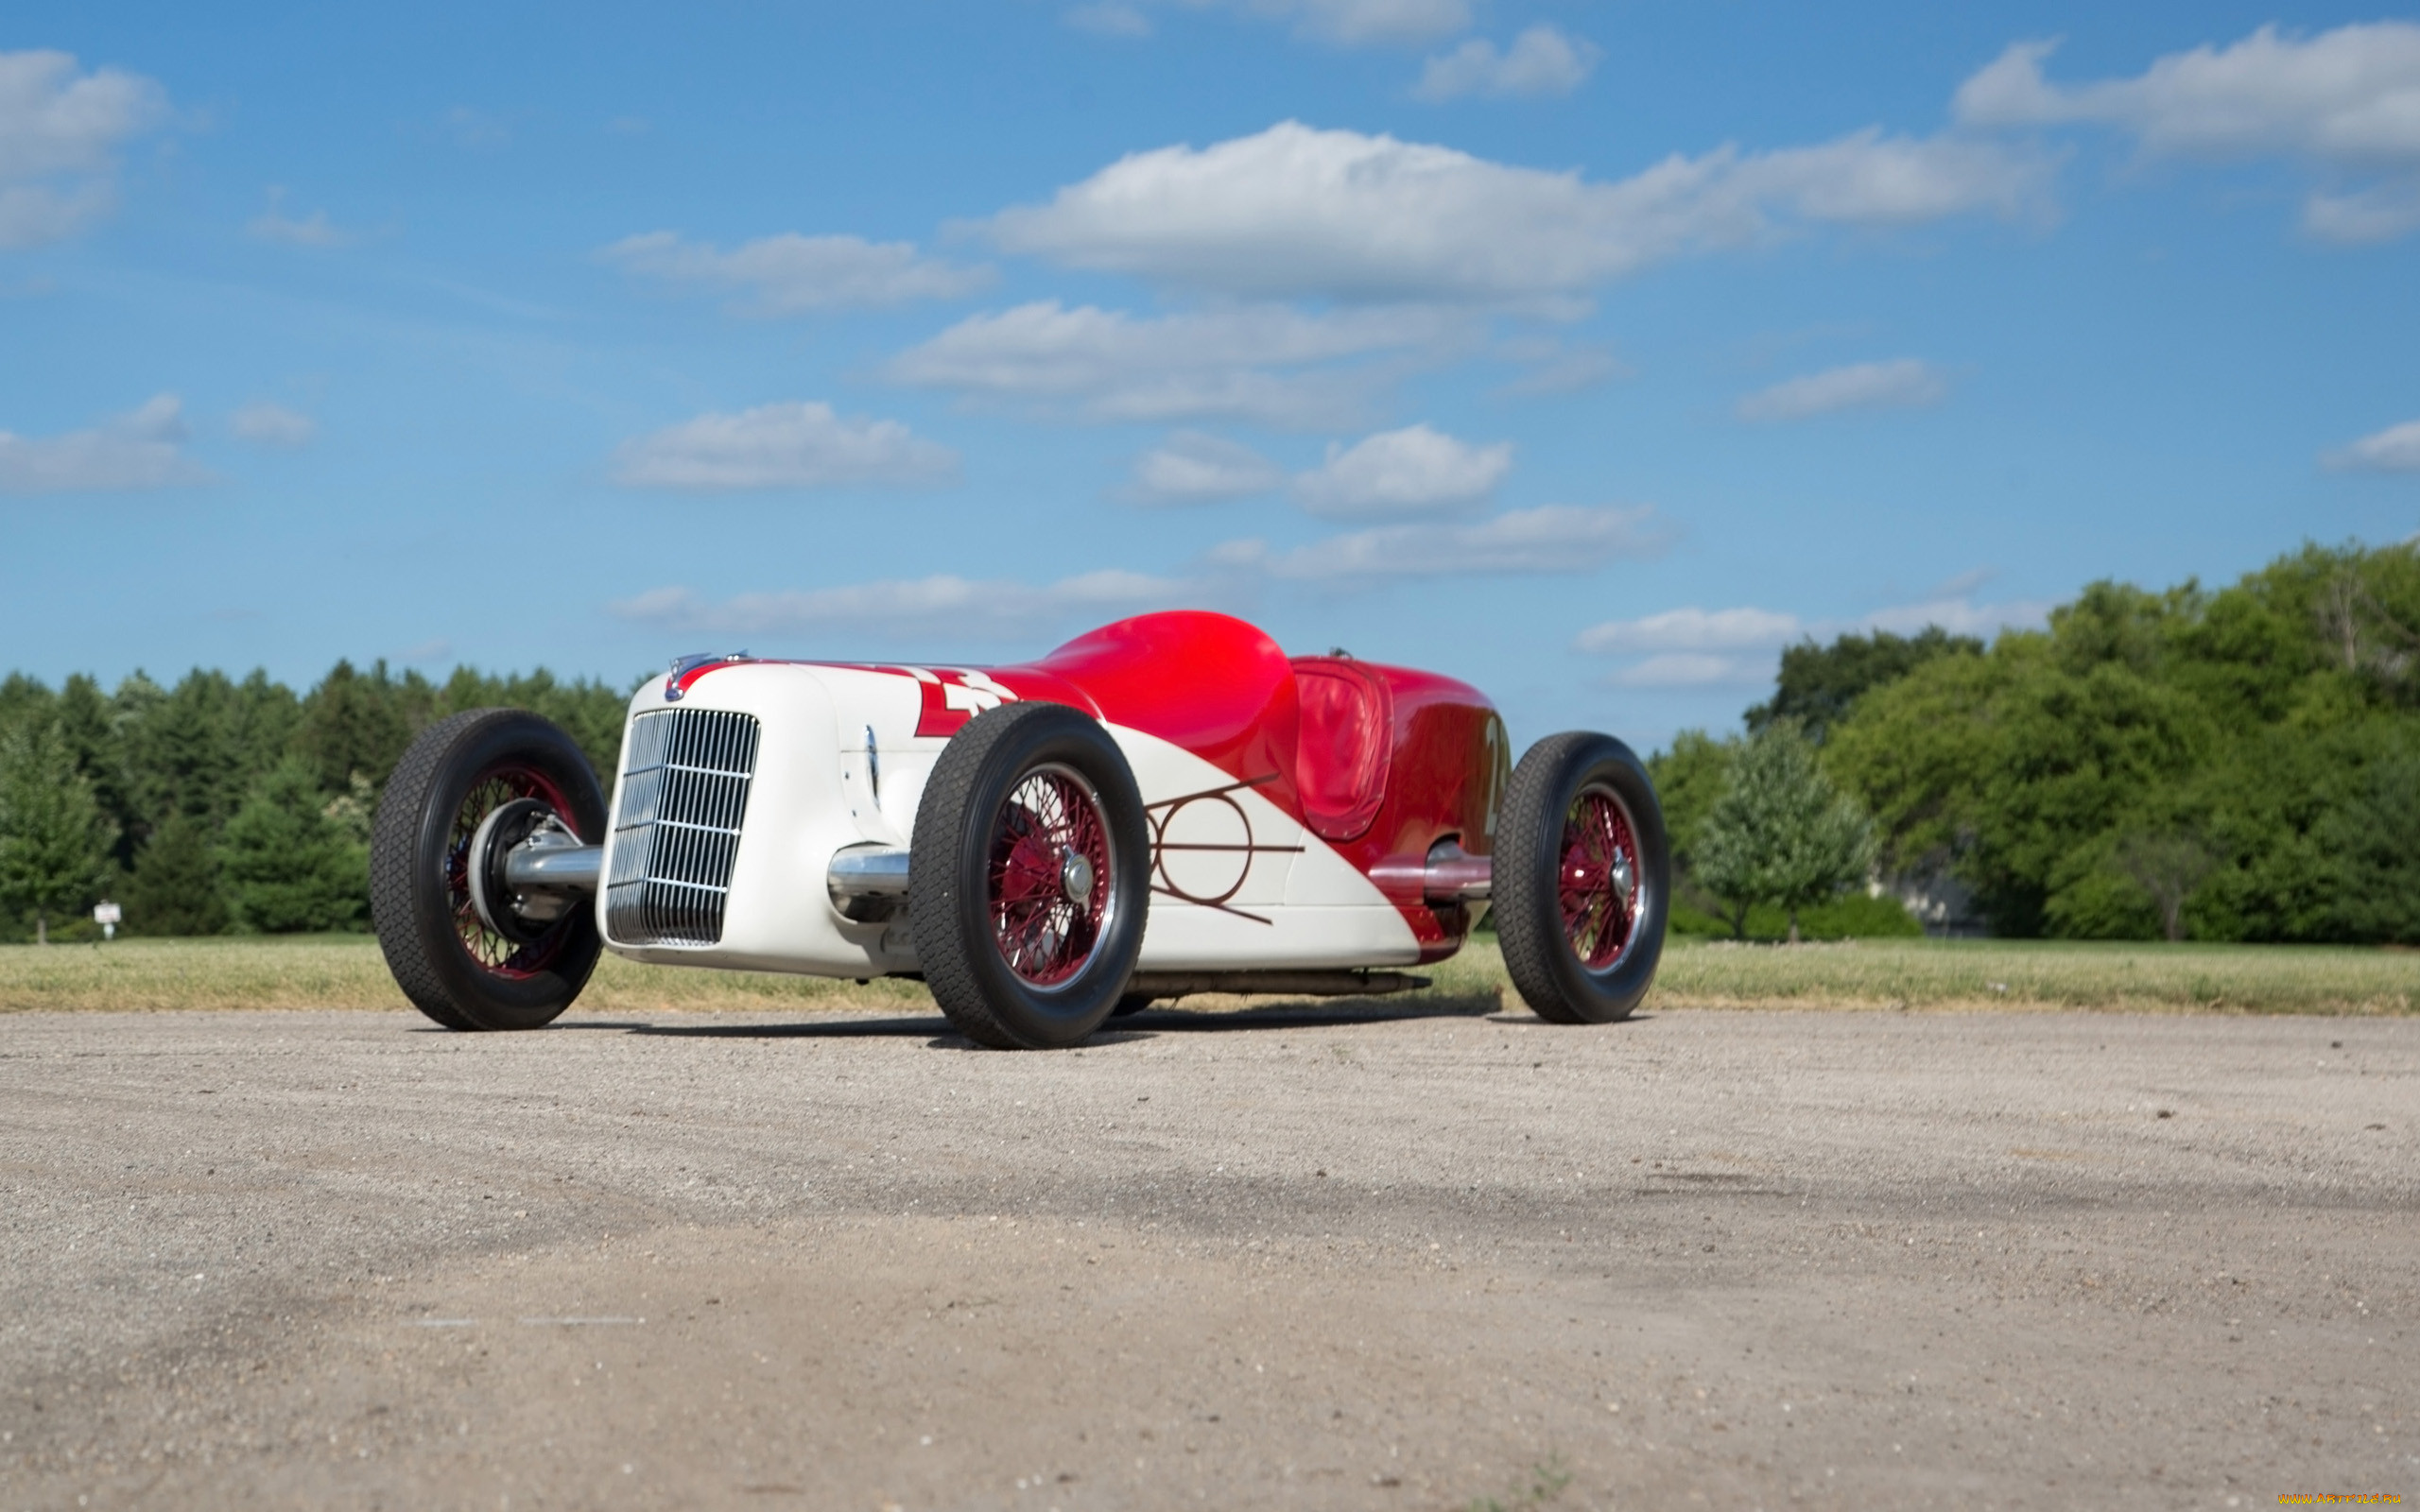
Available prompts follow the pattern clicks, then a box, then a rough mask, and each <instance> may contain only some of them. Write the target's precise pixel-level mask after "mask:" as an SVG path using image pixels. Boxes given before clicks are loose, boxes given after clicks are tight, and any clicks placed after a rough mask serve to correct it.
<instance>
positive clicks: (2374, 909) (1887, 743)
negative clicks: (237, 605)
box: [0, 542, 2420, 944]
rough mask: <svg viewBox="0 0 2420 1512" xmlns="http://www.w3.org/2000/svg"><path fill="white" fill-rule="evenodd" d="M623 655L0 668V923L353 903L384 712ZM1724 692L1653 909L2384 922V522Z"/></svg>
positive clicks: (2416, 928)
mask: <svg viewBox="0 0 2420 1512" xmlns="http://www.w3.org/2000/svg"><path fill="white" fill-rule="evenodd" d="M634 686H635V683H632V684H627V685H621V686H616V685H614V684H610V683H605V682H600V681H595V680H587V679H583V680H579V681H570V682H566V681H562V680H559V679H555V678H554V677H552V676H550V675H549V674H547V673H546V672H544V671H543V670H542V671H539V672H536V673H532V674H529V675H527V676H517V675H516V676H510V677H493V676H488V675H484V674H481V673H479V672H476V671H475V670H472V669H470V668H460V669H458V670H456V672H455V673H454V674H453V675H452V676H451V677H450V678H448V679H445V680H444V681H442V682H433V681H430V680H429V679H425V678H423V677H422V676H420V675H419V674H418V673H411V672H407V673H405V674H404V675H402V676H401V677H396V676H393V675H391V674H390V673H389V671H388V669H387V668H386V666H385V665H384V664H383V663H381V664H378V665H375V666H373V667H372V668H371V669H370V670H369V671H367V672H363V671H360V670H357V669H356V668H354V666H353V665H351V664H350V663H348V662H338V663H337V665H336V667H335V668H334V669H333V670H332V671H330V672H329V674H328V675H327V676H326V677H325V678H323V679H320V682H319V683H318V684H317V685H316V686H314V687H312V688H311V689H310V690H309V691H308V692H307V693H303V694H300V695H298V694H296V693H295V692H294V691H293V690H291V689H289V688H287V687H285V686H284V685H282V684H280V683H277V682H274V681H272V680H271V679H269V678H268V676H267V675H266V674H265V673H261V672H254V673H253V674H252V675H251V676H250V677H248V678H246V679H243V680H241V681H236V680H234V679H230V678H228V677H226V676H225V675H223V674H221V673H217V672H208V671H201V670H199V669H197V670H195V671H193V672H190V673H188V674H187V675H186V676H185V677H184V678H183V679H182V680H180V681H179V682H177V683H176V685H175V686H173V687H163V686H161V685H160V684H158V683H156V682H154V681H152V680H151V679H149V678H147V677H145V676H144V675H142V674H141V673H137V674H135V675H134V676H132V677H130V678H128V679H125V680H124V681H123V682H121V683H119V684H118V686H117V687H116V688H115V689H114V690H112V691H104V690H103V689H102V688H101V686H100V685H99V684H98V683H97V682H95V680H94V679H91V678H87V677H73V678H69V679H67V680H66V682H65V683H64V684H62V685H61V687H59V688H58V689H56V690H53V689H51V688H48V687H46V686H44V685H43V683H41V682H39V681H37V680H35V679H30V678H26V677H24V676H21V675H19V676H11V677H9V679H6V681H0V938H20V939H21V938H29V937H37V936H44V935H51V934H57V933H64V934H65V935H67V936H70V937H81V936H83V935H85V934H89V933H90V932H91V929H92V925H91V920H90V918H89V913H88V910H89V909H90V907H91V905H92V903H93V902H95V900H96V899H100V898H103V897H109V898H112V899H114V900H115V901H117V902H120V903H121V905H122V906H123V908H124V910H125V919H126V927H127V928H128V929H129V930H130V931H133V932H135V933H140V934H158V935H206V934H218V933H222V932H227V931H231V930H232V931H238V932H262V933H280V932H289V931H302V930H343V929H358V928H361V927H363V926H364V925H365V924H366V922H367V919H368V899H367V885H366V856H367V851H368V844H369V833H370V819H371V815H372V811H373V810H374V808H375V806H376V803H377V798H378V792H379V789H380V787H381V786H382V784H383V783H384V782H386V780H387V776H388V774H389V771H391V770H392V769H393V767H394V765H395V763H396V761H397V760H398V759H399V758H400V757H401V756H402V754H403V751H404V748H405V747H406V746H407V745H408V744H409V743H410V741H411V739H412V737H413V736H414V735H415V734H417V733H418V732H419V731H420V730H422V729H423V728H425V727H426V726H427V725H429V724H430V723H432V722H433V721H435V720H438V719H441V718H443V717H444V716H445V715H446V714H448V713H454V712H456V711H458V710H462V709H472V708H487V707H497V706H509V707H516V708H525V709H530V710H534V711H535V712H537V713H542V714H544V715H545V716H546V717H548V718H550V719H553V720H555V721H556V722H557V723H559V724H561V725H562V726H563V727H564V728H565V729H566V730H569V731H570V732H571V734H572V735H573V737H574V738H575V739H577V740H578V741H579V744H580V746H581V747H582V748H583V749H585V750H586V751H587V752H588V755H589V759H590V761H591V762H593V763H595V764H596V768H597V770H598V771H599V772H601V773H610V772H612V771H613V770H614V767H615V765H616V758H617V756H618V754H619V751H618V747H619V742H620V739H621V728H622V717H623V711H624V708H625V706H626V704H627V701H628V694H629V691H630V689H631V688H632V687H634ZM1743 724H1744V727H1745V728H1744V730H1743V731H1742V732H1740V733H1736V734H1728V735H1721V736H1717V735H1713V734H1709V733H1707V732H1705V731H1703V730H1689V731H1685V732H1683V733H1682V734H1681V735H1680V736H1679V737H1678V738H1676V739H1675V740H1674V742H1673V743H1672V746H1671V747H1670V748H1669V749H1668V750H1665V751H1660V752H1658V753H1657V754H1656V755H1655V756H1654V757H1653V758H1651V761H1650V763H1649V765H1650V767H1651V770H1652V772H1653V775H1654V778H1655V782H1656V787H1657V790H1658V792H1659V794H1660V795H1661V796H1662V799H1663V802H1664V808H1665V815H1666V818H1667V822H1668V827H1669V829H1670V831H1671V834H1672V840H1673V847H1674V852H1675V861H1676V878H1677V893H1678V897H1677V899H1676V903H1677V906H1676V908H1675V910H1674V917H1675V919H1676V921H1677V922H1678V924H1679V925H1680V926H1681V927H1683V928H1685V929H1691V928H1693V929H1696V930H1699V931H1700V932H1704V933H1731V934H1738V935H1771V936H1780V935H1782V934H1784V933H1788V934H1789V935H1791V936H1795V935H1797V934H1798V933H1799V932H1800V929H1801V926H1802V925H1804V926H1805V927H1806V932H1808V933H1811V934H1817V935H1827V934H1828V935H1839V934H1873V933H1914V932H1915V931H1916V929H1917V924H1916V921H1915V919H1914V918H1913V917H1911V916H1910V913H1909V912H1908V910H1907V909H1906V908H1905V907H1903V906H1902V903H1901V902H1900V901H1899V900H1901V899H1913V900H1916V901H1918V902H1920V903H1924V904H1926V905H1927V906H1928V907H1931V908H1932V909H1933V910H1934V911H1935V912H1936V913H1937V914H1940V915H1944V916H1945V917H1948V916H1957V915H1959V914H1960V912H1961V911H1962V914H1963V917H1964V919H1966V921H1967V922H1969V923H1970V924H1971V925H1973V926H1974V927H1976V928H1979V929H1983V928H1987V929H1989V930H1990V931H1991V932H1992V933H1995V934H2000V935H2010V936H2065V937H2071V938H2158V937H2167V938H2170V939H2176V938H2197V939H2217V940H2286V941H2312V942H2320V941H2335V942H2398V943H2405V944H2420V547H2415V545H2414V544H2413V543H2411V542H2407V543H2404V544H2401V545H2395V546H2386V547H2377V548H2365V547H2361V546H2357V545H2356V546H2344V547H2339V548H2333V549H2330V548H2323V547H2319V546H2306V547H2305V548H2303V549H2302V550H2301V551H2299V552H2297V553H2294V554H2291V555H2289V556H2286V557H2282V558H2279V559H2277V560H2276V561H2274V562H2272V563H2270V564H2269V565H2268V566H2266V567H2264V568H2262V569H2260V570H2259V571H2257V572H2254V573H2250V574H2247V575H2246V576H2244V577H2242V578H2241V579H2240V580H2239V581H2238V582H2237V583H2235V584H2233V585H2231V586H2229V587H2226V588H2222V589H2218V590H2206V589H2204V588H2203V587H2202V586H2201V585H2200V584H2198V583H2195V582H2187V583H2185V584H2183V585H2181V586H2179V587H2175V588H2171V589H2168V590H2166V591H2164V592H2156V593H2155V592H2152V591H2148V590H2145V589H2140V588H2135V587H2131V586H2129V585H2126V584H2122V583H2116V582H2100V583H2095V584H2093V585H2092V586H2091V587H2089V588H2087V589H2085V590H2084V591H2083V593H2081V594H2080V595H2079V596H2078V597H2077V598H2076V599H2075V601H2074V602H2072V603H2069V604H2066V605H2063V606H2061V607H2060V608H2058V609H2057V610H2053V611H2052V612H2051V614H2050V618H2049V624H2048V627H2047V628H2045V629H2042V630H2016V631H2006V632H2003V633H2001V634H2000V635H1998V636H1997V637H1996V638H1995V639H1994V640H1993V641H1992V642H1991V643H1990V644H1988V645H1987V644H1984V643H1983V642H1982V641H1980V640H1978V639H1975V638H1972V637H1966V636H1958V635H1952V634H1949V633H1947V632H1945V631H1943V630H1941V629H1938V628H1931V629H1927V630H1926V631H1924V632H1922V633H1920V634H1917V635H1912V636H1899V635H1893V634H1890V633H1888V632H1876V633H1874V634H1869V635H1844V636H1841V637H1839V638H1838V639H1836V640H1834V641H1833V642H1832V643H1831V644H1815V643H1814V642H1811V641H1809V642H1806V643H1803V644H1799V645H1795V646H1792V647H1789V649H1787V650H1786V651H1784V652H1783V654H1782V657H1781V665H1780V671H1779V676H1778V679H1777V680H1776V683H1775V686H1774V689H1773V695H1772V697H1771V698H1770V699H1768V700H1766V701H1765V702H1763V703H1760V704H1757V705H1756V706H1755V707H1753V708H1751V709H1749V710H1748V711H1747V712H1746V715H1745V718H1744V720H1743ZM1870 889H1874V890H1878V891H1879V892H1880V893H1881V894H1882V895H1881V896H1878V897H1876V896H1870V895H1869V894H1870ZM1949 921H1950V922H1956V921H1957V919H1956V918H1955V917H1949Z"/></svg>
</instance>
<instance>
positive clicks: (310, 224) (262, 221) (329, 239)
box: [244, 184, 354, 247]
mask: <svg viewBox="0 0 2420 1512" xmlns="http://www.w3.org/2000/svg"><path fill="white" fill-rule="evenodd" d="M244 231H245V233H246V234H247V235H249V236H251V238H252V239H253V240H254V241H260V242H279V243H283V244H284V245H285V246H288V247H342V246H343V245H345V244H346V243H347V242H350V241H352V240H353V239H354V238H353V233H352V232H348V231H346V230H344V229H343V228H341V227H339V226H337V225H335V224H333V223H331V222H330V221H329V219H328V213H327V212H326V211H324V210H315V211H313V212H311V213H310V214H309V215H302V216H300V217H297V216H294V215H287V214H286V213H285V185H283V184H271V185H269V188H268V205H267V206H266V207H265V208H263V210H262V211H261V213H260V214H259V215H254V216H253V217H252V218H251V220H249V221H247V222H245V223H244Z"/></svg>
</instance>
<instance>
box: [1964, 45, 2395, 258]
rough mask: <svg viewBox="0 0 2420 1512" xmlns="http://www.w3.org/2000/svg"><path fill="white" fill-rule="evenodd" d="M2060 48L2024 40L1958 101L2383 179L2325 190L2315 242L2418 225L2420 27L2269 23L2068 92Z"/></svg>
mask: <svg viewBox="0 0 2420 1512" xmlns="http://www.w3.org/2000/svg"><path fill="white" fill-rule="evenodd" d="M2057 45H2058V44H2057V43H2055V42H2026V43H2017V44H2015V45H2014V46H2012V47H2010V48H2009V49H2008V50H2007V51H2006V52H2004V53H2002V54H2001V55H2000V56H1999V58H1998V59H1997V60H1995V61H1993V62H1992V63H1991V64H1989V65H1988V66H1986V67H1985V68H1983V69H1982V70H1981V71H1980V72H1979V73H1978V74H1976V75H1975V76H1974V77H1972V78H1969V79H1968V80H1966V82H1965V83H1964V84H1963V85H1962V86H1961V87H1960V89H1959V91H1958V96H1957V101H1956V111H1957V114H1958V117H1959V119H1960V120H1961V121H1963V122H1965V123H1967V124H1970V125H1974V126H1988V127H2010V126H2050V125H2059V124H2063V123H2068V122H2094V123H2099V124H2102V125H2108V126H2114V127H2117V128H2118V129H2122V130H2125V131H2128V132H2131V133H2132V134H2133V135H2134V137H2135V140H2136V141H2137V142H2138V143H2140V144H2141V146H2142V147H2143V149H2144V150H2145V151H2146V152H2149V153H2152V154H2154V155H2162V156H2171V157H2193V158H2204V159H2212V160H2235V161H2245V160H2252V159H2259V158H2290V159H2295V160H2299V161H2301V162H2303V163H2307V164H2309V165H2312V166H2315V167H2318V168H2320V169H2322V170H2324V171H2326V172H2328V173H2331V174H2335V175H2353V176H2366V177H2369V178H2371V179H2373V180H2377V182H2374V183H2372V184H2370V185H2368V186H2366V187H2360V188H2357V189H2355V190H2354V191H2353V192H2351V193H2344V192H2340V191H2331V190H2325V189H2322V190H2317V191H2314V192H2313V194H2312V195H2311V197H2310V198H2309V199H2308V202H2307V203H2306V205H2305V207H2304V217H2303V220H2304V225H2305V227H2306V229H2308V230H2309V231H2310V232H2312V233H2314V234H2316V235H2320V236H2324V237H2328V238H2331V239H2335V240H2342V241H2375V240H2382V239H2384V238H2387V237H2391V236H2395V235H2400V234H2402V233H2403V232H2408V231H2410V230H2411V229H2412V228H2413V227H2414V226H2420V24H2415V23H2412V22H2409V21H2380V22H2372V23H2365V24H2359V25H2354V26H2339V27H2337V28H2336V29H2335V30H2333V31H2325V32H2322V33H2320V34H2319V35H2317V36H2315V37H2303V36H2297V35H2293V34H2291V33H2287V32H2281V31H2279V30H2278V29H2277V28H2276V27H2275V26H2262V27H2261V28H2260V29H2259V30H2257V31H2256V32H2254V33H2253V34H2252V35H2250V36H2249V37H2246V38H2244V39H2243V40H2242V41H2240V42H2238V43H2234V44H2232V45H2230V46H2226V47H2214V46H2208V45H2204V46H2201V47H2196V48H2193V49H2191V50H2190V51H2187V52H2181V53H2170V54H2169V55H2167V56H2166V57H2163V58H2159V59H2156V60H2153V61H2152V65H2151V66H2150V67H2149V68H2148V69H2146V70H2144V71H2143V72H2142V73H2141V74H2139V75H2137V76H2135V77H2131V78H2110V79H2100V80H2095V81H2093V82H2089V83H2082V84H2057V83H2053V82H2051V81H2050V80H2049V79H2048V78H2047V77H2044V74H2043V67H2042V65H2043V62H2044V60H2047V59H2048V57H2049V56H2050V54H2051V53H2052V52H2053V51H2054V50H2055V49H2056V47H2057Z"/></svg>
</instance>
